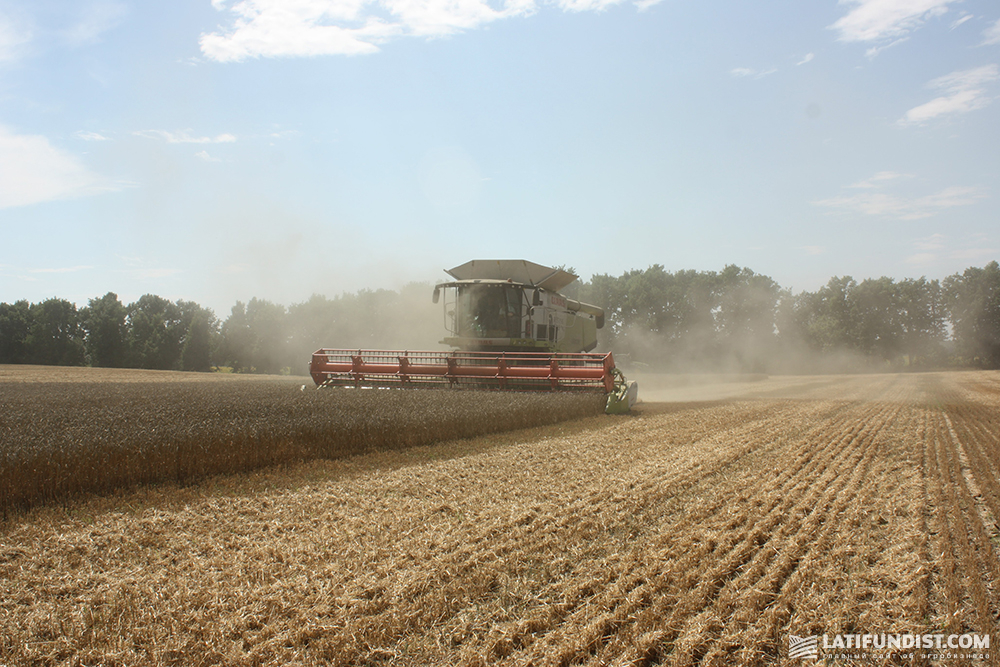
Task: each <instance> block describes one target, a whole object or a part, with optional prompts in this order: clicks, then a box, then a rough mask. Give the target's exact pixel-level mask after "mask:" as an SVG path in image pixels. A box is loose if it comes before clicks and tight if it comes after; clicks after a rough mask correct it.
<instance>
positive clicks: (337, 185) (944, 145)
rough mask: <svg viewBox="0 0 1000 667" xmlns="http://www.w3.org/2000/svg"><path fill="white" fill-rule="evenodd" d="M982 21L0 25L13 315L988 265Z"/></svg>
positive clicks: (991, 50)
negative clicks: (500, 267) (608, 279)
mask: <svg viewBox="0 0 1000 667" xmlns="http://www.w3.org/2000/svg"><path fill="white" fill-rule="evenodd" d="M998 96H1000V6H998V5H997V4H996V3H995V2H987V1H986V0H966V1H964V2H962V1H958V0H847V1H840V2H837V1H836V0H825V1H823V2H807V3H802V2H790V1H785V2H764V3H745V2H731V1H729V2H723V1H717V2H693V1H692V0H660V1H659V2H656V1H653V0H641V1H640V2H610V1H607V0H556V1H550V2H542V1H541V0H508V1H507V2H501V1H498V0H492V1H489V2H487V1H484V0H379V1H372V0H178V1H177V2H170V3H151V2H126V1H121V0H96V1H90V0H75V1H74V2H69V1H56V0H35V1H32V2H25V1H20V2H12V1H10V0H0V301H6V302H12V301H15V300H18V299H28V300H30V301H40V300H42V299H45V298H48V297H51V296H59V297H63V298H67V299H70V300H71V301H74V302H76V303H77V304H79V305H81V306H82V305H85V304H86V302H87V300H88V299H89V298H94V297H99V296H101V295H103V294H104V293H106V292H108V291H114V292H116V293H118V294H119V295H120V297H121V299H122V300H123V301H124V302H126V303H127V302H129V301H132V300H134V299H136V298H138V297H139V296H141V295H142V294H145V293H154V294H159V295H161V296H164V297H167V298H171V299H186V300H193V301H197V302H199V303H201V304H203V305H205V306H208V307H211V308H213V309H215V311H216V313H217V314H219V315H220V316H223V317H224V316H225V315H226V314H228V311H229V308H230V306H232V304H233V303H235V301H236V300H237V299H240V300H248V299H250V298H251V297H254V296H256V297H261V298H267V299H270V300H273V301H277V302H279V303H284V304H286V305H287V304H290V303H293V302H299V301H303V300H305V299H307V298H308V297H309V296H310V295H311V294H313V293H320V294H327V295H329V296H333V295H336V294H339V293H341V292H344V291H356V290H358V289H362V288H366V287H370V288H379V287H385V288H398V287H400V286H402V285H403V284H405V283H406V282H409V281H413V280H436V279H443V278H445V275H444V274H443V272H442V269H444V268H450V267H452V266H455V265H458V264H461V263H464V262H465V261H467V260H469V259H476V258H524V259H529V260H532V261H536V262H539V263H543V264H568V265H571V266H574V267H576V268H577V270H578V271H579V273H580V274H581V275H582V276H583V277H584V278H589V277H590V276H591V275H592V274H594V273H611V274H618V273H621V272H623V271H625V270H628V269H631V268H645V267H647V266H649V265H651V264H654V263H659V264H663V265H664V266H665V267H666V268H667V269H668V270H671V271H673V270H678V269H698V270H719V269H721V268H722V267H723V266H725V265H726V264H738V265H741V266H748V267H750V268H752V269H753V270H755V271H757V272H760V273H765V274H767V275H770V276H771V277H773V278H774V279H775V280H777V281H778V282H779V283H780V284H782V285H783V286H786V287H790V288H793V289H794V290H796V291H799V290H804V289H808V290H813V289H816V288H817V287H819V286H820V285H822V284H823V283H825V282H826V281H827V280H828V279H829V278H830V277H832V276H834V275H846V274H849V275H852V276H854V277H855V278H857V279H863V278H866V277H877V276H882V275H888V276H892V277H895V278H903V277H919V276H921V275H926V276H928V277H931V278H942V277H944V276H947V275H949V274H951V273H954V272H956V271H960V270H962V269H964V268H966V267H968V266H982V265H983V264H985V263H986V262H988V261H991V260H993V259H997V258H1000V224H998V223H1000V219H998V210H1000V209H998V202H1000V122H998V121H1000V115H998V111H1000V102H998V100H997V99H996V98H997V97H998Z"/></svg>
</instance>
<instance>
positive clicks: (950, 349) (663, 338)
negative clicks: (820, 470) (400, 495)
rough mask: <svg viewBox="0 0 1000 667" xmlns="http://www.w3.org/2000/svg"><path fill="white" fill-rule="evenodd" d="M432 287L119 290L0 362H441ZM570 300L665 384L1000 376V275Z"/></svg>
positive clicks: (723, 283) (732, 279) (665, 288)
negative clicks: (732, 376)
mask: <svg viewBox="0 0 1000 667" xmlns="http://www.w3.org/2000/svg"><path fill="white" fill-rule="evenodd" d="M431 288H432V286H431V285H427V284H411V285H408V286H406V287H405V288H403V289H401V290H400V291H398V292H397V291H393V290H374V291H373V290H362V291H360V292H357V293H355V294H343V295H341V296H339V297H335V298H332V299H331V298H327V297H325V296H321V295H314V296H313V297H312V298H310V299H309V300H307V301H305V302H302V303H298V304H293V305H291V306H288V307H285V306H283V305H281V304H276V303H272V302H270V301H267V300H263V299H256V298H255V299H251V300H250V301H249V302H246V303H244V302H237V303H236V305H234V306H233V307H232V310H231V312H230V314H229V316H228V317H227V318H226V319H225V320H224V321H223V320H220V319H219V318H218V317H217V316H216V315H215V313H214V312H213V311H212V310H210V309H208V308H204V307H202V306H200V305H198V304H197V303H194V302H192V301H184V300H178V301H176V302H174V301H170V300H168V299H164V298H162V297H159V296H156V295H152V294H147V295H145V296H142V297H141V298H139V299H138V300H137V301H135V302H133V303H130V304H128V305H125V304H123V303H122V302H121V301H120V299H119V298H118V296H117V295H116V294H114V293H113V292H109V293H108V294H105V295H104V296H103V297H100V298H94V299H90V300H89V302H88V304H87V305H86V306H85V307H82V308H77V306H76V305H75V304H73V303H71V302H69V301H66V300H65V299H59V298H51V299H47V300H45V301H42V302H39V303H28V302H27V301H23V300H22V301H17V302H15V303H13V304H8V303H0V364H47V365H64V366H80V365H89V366H99V367H116V368H147V369H160V370H185V371H209V370H212V369H218V368H225V369H231V370H233V371H235V372H256V373H293V374H305V373H306V372H307V364H308V361H309V355H310V354H311V353H312V352H313V351H314V350H316V349H318V348H320V347H324V346H335V347H345V348H378V347H398V348H409V349H421V348H427V347H430V348H434V347H437V341H438V340H439V339H440V338H441V337H442V335H443V332H444V330H443V320H442V318H443V316H442V314H441V312H440V307H439V306H434V305H433V304H431V299H430V292H431ZM571 291H572V293H571V294H570V296H573V297H574V298H578V299H580V300H582V301H585V302H588V303H592V304H594V305H597V306H600V307H602V308H604V310H605V320H606V324H605V327H604V328H603V329H602V330H601V331H600V345H601V348H600V349H605V350H613V351H614V353H615V356H616V358H618V359H619V360H621V361H625V362H626V363H634V364H637V365H638V364H644V365H647V366H649V367H651V368H654V369H656V370H664V371H697V370H712V371H734V372H808V371H824V370H861V369H868V368H873V367H874V368H886V369H888V368H933V367H945V366H961V367H976V368H1000V265H998V264H997V262H996V261H994V262H990V263H989V264H987V265H986V266H985V267H982V268H977V267H972V268H969V269H966V270H965V271H964V272H962V273H957V274H954V275H952V276H949V277H947V278H945V279H944V280H943V281H938V280H927V279H926V278H919V279H904V280H899V281H896V280H893V279H891V278H885V277H883V278H876V279H867V280H863V281H861V282H858V281H855V280H854V279H853V278H851V277H849V276H845V277H834V278H831V279H830V281H829V282H828V283H827V284H826V285H824V286H823V287H821V288H820V289H818V290H816V291H815V292H801V293H799V294H793V293H792V292H791V291H790V290H788V289H785V288H782V287H781V286H780V285H778V284H777V283H776V282H775V281H774V280H772V279H771V278H770V277H768V276H765V275H761V274H757V273H755V272H753V271H751V270H750V269H748V268H740V267H737V266H732V265H731V266H727V267H725V268H724V269H723V270H722V271H718V272H716V271H676V272H670V271H667V270H665V269H664V267H662V266H660V265H653V266H651V267H649V268H647V269H642V270H632V271H628V272H626V273H624V274H622V275H620V276H612V275H606V274H600V275H595V276H593V278H592V279H591V280H589V281H586V282H582V283H581V282H578V283H576V284H575V285H574V286H571Z"/></svg>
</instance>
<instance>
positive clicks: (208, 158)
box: [194, 151, 222, 162]
mask: <svg viewBox="0 0 1000 667" xmlns="http://www.w3.org/2000/svg"><path fill="white" fill-rule="evenodd" d="M194 156H195V157H196V158H201V159H202V160H204V161H205V162H222V158H218V157H212V156H211V155H209V154H208V151H198V152H197V153H195V154H194Z"/></svg>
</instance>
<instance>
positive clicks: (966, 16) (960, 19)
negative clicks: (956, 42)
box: [951, 12, 973, 30]
mask: <svg viewBox="0 0 1000 667" xmlns="http://www.w3.org/2000/svg"><path fill="white" fill-rule="evenodd" d="M972 18H973V16H972V14H970V13H968V12H962V15H961V16H959V17H958V18H957V19H955V20H954V21H952V23H951V30H954V29H955V28H957V27H958V26H960V25H962V24H963V23H965V22H966V21H968V20H970V19H972Z"/></svg>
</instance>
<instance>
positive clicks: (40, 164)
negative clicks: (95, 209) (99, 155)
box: [0, 126, 123, 208]
mask: <svg viewBox="0 0 1000 667" xmlns="http://www.w3.org/2000/svg"><path fill="white" fill-rule="evenodd" d="M122 187H123V185H122V184H121V183H113V182H111V181H109V180H108V179H106V178H104V177H102V176H100V175H98V174H95V173H94V172H92V171H90V170H89V169H87V167H85V166H84V165H83V163H82V162H80V160H79V158H77V157H76V156H75V155H72V154H70V153H68V152H66V151H63V150H61V149H59V148H56V147H55V146H53V145H52V144H50V143H49V140H48V139H46V138H45V137H43V136H40V135H31V134H15V133H14V132H12V131H11V130H9V129H8V128H6V127H3V126H0V208H9V207H13V206H27V205H29V204H36V203H39V202H44V201H51V200H55V199H70V198H74V197H84V196H88V195H95V194H101V193H105V192H114V191H116V190H121V189H122Z"/></svg>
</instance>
